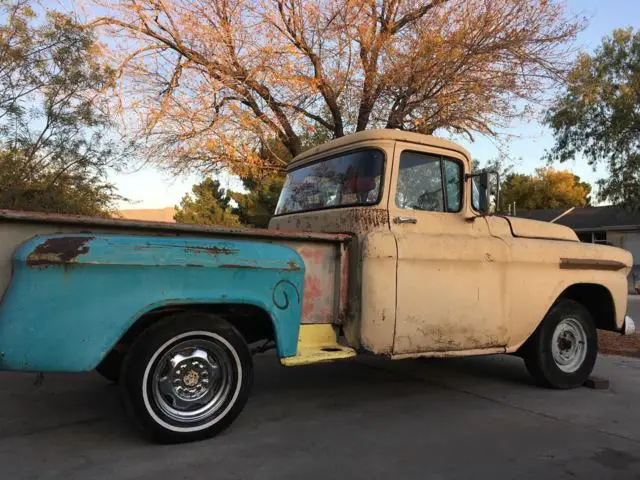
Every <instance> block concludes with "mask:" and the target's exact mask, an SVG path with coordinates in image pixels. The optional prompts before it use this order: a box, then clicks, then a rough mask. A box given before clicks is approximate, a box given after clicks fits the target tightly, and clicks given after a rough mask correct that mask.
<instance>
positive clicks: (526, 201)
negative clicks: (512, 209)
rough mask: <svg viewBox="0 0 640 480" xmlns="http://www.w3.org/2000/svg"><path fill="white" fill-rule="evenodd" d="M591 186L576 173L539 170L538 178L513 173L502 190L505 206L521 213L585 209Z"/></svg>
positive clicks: (549, 169)
mask: <svg viewBox="0 0 640 480" xmlns="http://www.w3.org/2000/svg"><path fill="white" fill-rule="evenodd" d="M590 193H591V185H589V184H588V183H585V182H581V181H580V177H578V176H577V175H574V174H573V173H571V172H569V171H566V170H561V171H557V170H554V169H552V168H538V169H536V173H535V175H523V174H521V173H510V174H508V175H507V177H506V178H505V180H504V182H503V184H502V187H501V196H502V200H501V203H502V206H503V208H504V206H507V205H512V204H513V203H515V206H516V209H517V210H533V209H538V208H569V207H584V206H585V205H588V204H589V203H590V198H589V194H590Z"/></svg>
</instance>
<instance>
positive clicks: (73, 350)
mask: <svg viewBox="0 0 640 480" xmlns="http://www.w3.org/2000/svg"><path fill="white" fill-rule="evenodd" d="M303 279H304V263H303V260H302V258H301V257H300V255H299V254H298V253H297V252H296V251H295V250H294V249H292V248H290V247H287V246H284V245H279V244H274V243H270V242H265V241H250V240H218V239H207V238H181V237H158V236H138V235H98V236H91V235H89V234H86V235H84V234H58V235H43V236H37V237H35V238H33V239H31V240H28V241H27V242H25V243H23V244H22V245H21V246H20V247H19V248H18V249H17V250H16V251H15V252H14V255H13V275H12V280H11V283H10V285H9V287H8V289H7V291H6V293H5V297H4V300H3V302H2V304H0V368H1V369H4V370H30V371H87V370H91V369H93V368H95V367H96V366H97V365H98V363H99V362H100V360H102V358H103V357H104V356H105V355H106V353H107V352H109V351H110V350H111V348H113V346H114V345H115V344H116V343H117V342H118V340H119V339H120V338H121V337H122V335H123V334H124V333H125V332H126V331H127V330H128V329H129V327H130V326H131V325H132V324H133V323H134V322H135V321H136V320H137V319H138V318H139V317H140V316H142V315H143V314H144V313H146V312H148V311H149V310H152V309H155V308H157V307H160V306H166V305H171V304H181V305H184V304H189V303H200V304H202V303H243V304H250V305H255V306H257V307H260V308H262V309H263V310H265V311H266V312H268V314H269V315H270V317H271V320H272V322H273V326H274V331H275V333H276V341H277V349H278V354H279V355H280V357H288V356H292V355H295V354H296V346H297V339H298V332H299V327H300V318H301V300H302V293H303V287H304V283H303Z"/></svg>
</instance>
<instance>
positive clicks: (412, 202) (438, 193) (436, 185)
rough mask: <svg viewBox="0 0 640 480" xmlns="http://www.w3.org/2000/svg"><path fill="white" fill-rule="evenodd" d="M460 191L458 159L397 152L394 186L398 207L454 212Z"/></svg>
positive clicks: (460, 174) (456, 208)
mask: <svg viewBox="0 0 640 480" xmlns="http://www.w3.org/2000/svg"><path fill="white" fill-rule="evenodd" d="M445 193H446V195H445ZM461 193H462V167H461V165H460V163H459V162H455V161H453V160H448V159H445V158H442V157H439V156H435V155H427V154H424V153H417V152H411V151H404V152H402V154H401V155H400V167H399V171H398V185H397V188H396V205H397V206H398V207H399V208H403V209H406V210H425V211H430V212H444V211H447V212H457V211H459V210H460V205H461V197H462V196H461Z"/></svg>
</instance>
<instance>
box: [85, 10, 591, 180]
mask: <svg viewBox="0 0 640 480" xmlns="http://www.w3.org/2000/svg"><path fill="white" fill-rule="evenodd" d="M98 1H99V2H100V3H101V5H102V6H103V7H106V8H105V9H103V10H102V11H107V12H109V15H108V16H105V17H101V18H97V19H95V20H94V24H95V25H97V26H100V27H102V28H104V29H105V31H106V32H107V33H108V34H110V35H111V38H115V39H118V42H116V43H117V44H118V46H119V47H117V48H116V49H115V50H114V52H113V54H114V55H115V59H116V60H117V62H118V66H119V70H120V75H121V76H120V83H119V89H118V91H117V93H118V98H119V102H120V107H121V111H122V112H123V118H124V119H125V121H126V122H127V124H128V127H129V128H130V129H131V132H135V134H136V135H137V137H138V138H140V139H143V140H144V144H143V146H144V149H143V150H141V152H143V153H146V155H147V156H148V157H149V158H152V159H154V160H158V161H161V162H165V164H167V165H169V166H171V167H173V168H174V169H176V170H181V169H185V168H194V167H195V168H201V169H204V170H212V169H216V168H218V167H227V168H230V169H231V170H232V171H234V172H236V173H242V172H243V171H246V170H247V168H249V167H252V166H261V167H270V168H279V167H281V166H282V165H283V164H284V163H285V162H286V160H287V159H288V158H290V157H291V155H296V154H298V153H300V151H301V150H302V149H303V143H304V142H303V141H302V138H303V136H304V135H308V134H310V133H312V134H313V133H316V132H324V134H327V135H328V137H340V136H342V135H345V134H347V133H349V132H353V131H359V130H364V129H367V128H372V127H389V128H401V129H407V130H413V131H418V132H423V133H432V132H434V131H435V130H438V129H447V130H450V131H454V132H459V133H467V134H472V133H473V132H482V133H485V134H492V133H493V132H494V129H495V128H496V127H500V126H502V125H505V124H506V122H508V121H509V119H511V118H513V117H514V116H518V115H520V114H522V113H523V108H524V106H525V105H527V104H528V102H530V101H535V100H536V99H538V98H539V96H540V95H541V93H542V92H543V89H544V88H545V87H546V86H548V85H549V82H550V81H554V80H555V79H556V78H557V77H558V75H559V74H560V73H561V72H562V71H563V69H564V68H565V66H566V62H567V60H568V58H569V51H568V47H567V45H569V44H570V41H571V40H572V39H573V37H574V36H575V34H576V33H577V32H578V31H579V30H580V29H581V28H582V26H583V24H582V22H580V21H579V20H576V19H575V18H570V17H569V16H568V14H567V13H566V11H565V9H564V4H563V3H562V2H560V1H552V0H431V1H424V0H368V1H362V0H360V1H355V0H98ZM274 138H275V139H278V141H279V143H280V144H281V145H282V146H283V147H284V150H285V151H286V155H284V157H285V158H281V157H280V156H278V155H270V156H266V157H265V156H264V155H260V154H258V153H257V152H259V151H260V150H261V149H264V146H265V145H268V144H269V142H273V139H274ZM265 158H269V159H270V161H269V162H267V164H265V160H264V159H265Z"/></svg>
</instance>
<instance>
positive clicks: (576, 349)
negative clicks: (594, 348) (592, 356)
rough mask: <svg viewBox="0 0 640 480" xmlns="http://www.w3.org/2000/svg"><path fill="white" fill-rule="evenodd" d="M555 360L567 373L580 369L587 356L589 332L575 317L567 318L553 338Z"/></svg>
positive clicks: (559, 324) (552, 348) (558, 327)
mask: <svg viewBox="0 0 640 480" xmlns="http://www.w3.org/2000/svg"><path fill="white" fill-rule="evenodd" d="M551 353H552V355H553V361H554V362H555V363H556V365H557V366H558V368H559V369H560V370H562V371H563V372H565V373H573V372H575V371H576V370H578V369H579V368H580V367H581V366H582V363H583V362H584V360H585V358H586V356H587V333H586V332H585V330H584V328H583V326H582V324H581V323H580V322H579V321H578V320H576V319H575V318H565V319H563V320H562V321H561V322H560V323H558V325H557V326H556V329H555V331H554V332H553V338H552V339H551Z"/></svg>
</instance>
